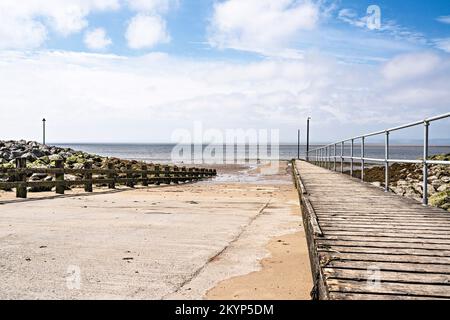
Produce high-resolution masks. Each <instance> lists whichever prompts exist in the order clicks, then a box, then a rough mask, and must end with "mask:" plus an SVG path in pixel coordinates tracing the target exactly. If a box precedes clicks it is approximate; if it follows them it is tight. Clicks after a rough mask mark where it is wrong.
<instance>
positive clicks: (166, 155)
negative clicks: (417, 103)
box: [57, 144, 450, 162]
mask: <svg viewBox="0 0 450 320" xmlns="http://www.w3.org/2000/svg"><path fill="white" fill-rule="evenodd" d="M57 145H58V146H61V147H68V148H72V149H75V150H82V151H85V152H88V153H94V154H98V155H101V156H107V157H117V158H122V159H133V160H143V161H148V162H171V161H173V160H172V158H171V156H172V150H173V149H174V147H175V145H174V144H57ZM317 147H319V145H312V146H311V147H310V149H311V150H312V149H315V148H317ZM184 148H185V152H186V154H187V153H188V152H189V149H191V150H190V151H191V153H193V152H194V147H192V146H191V147H189V146H184ZM197 148H198V146H197ZM234 149H235V150H234V156H233V158H234V159H239V160H242V159H248V158H250V159H251V160H255V159H254V158H255V156H249V154H250V153H249V150H248V146H247V148H246V149H245V150H243V149H242V148H239V149H240V150H237V148H236V147H235V148H234ZM305 149H306V148H305V147H304V146H302V147H301V148H300V156H301V157H302V158H303V157H304V155H305ZM224 150H226V149H224ZM344 151H345V152H344V154H345V155H347V156H349V155H350V146H346V148H345V150H344ZM216 152H217V151H216ZM219 152H220V151H219ZM429 152H430V155H435V154H443V153H445V154H447V153H450V146H431V147H430V150H429ZM224 153H225V154H227V153H226V151H224ZM422 153H423V149H422V147H421V146H400V145H397V146H396V145H392V146H391V148H390V158H391V159H419V158H421V157H422ZM229 154H232V153H229ZM252 154H255V153H252ZM261 154H264V153H261ZM267 154H268V155H269V156H270V147H269V150H268V152H267ZM337 154H338V155H340V149H339V148H338V150H337ZM213 155H214V153H213ZM217 155H220V153H217ZM354 155H355V156H359V155H360V146H359V145H355V151H354ZM279 157H280V159H281V160H290V159H293V158H296V157H297V145H292V144H283V145H280V148H279ZM366 157H370V158H384V146H382V145H367V146H366ZM220 158H222V157H220ZM256 158H257V157H256ZM259 158H261V159H264V156H263V155H260V156H259ZM177 162H181V161H177ZM185 162H186V161H185ZM196 162H199V161H196Z"/></svg>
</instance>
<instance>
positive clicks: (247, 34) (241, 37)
mask: <svg viewBox="0 0 450 320" xmlns="http://www.w3.org/2000/svg"><path fill="white" fill-rule="evenodd" d="M319 16H320V9H319V5H318V4H316V3H315V2H313V1H310V0H301V1H294V0H279V1H272V0H248V1H241V0H227V1H224V2H218V3H216V4H215V5H214V13H213V16H212V19H211V24H210V26H209V37H208V40H209V43H210V44H211V45H212V46H214V47H219V48H234V49H241V50H249V51H261V50H264V49H274V48H279V47H281V46H283V45H286V43H287V42H289V41H290V40H293V39H294V38H295V36H296V34H297V32H298V31H300V30H311V29H313V28H315V27H316V25H317V23H318V20H319Z"/></svg>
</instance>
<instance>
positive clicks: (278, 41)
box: [0, 0, 450, 143]
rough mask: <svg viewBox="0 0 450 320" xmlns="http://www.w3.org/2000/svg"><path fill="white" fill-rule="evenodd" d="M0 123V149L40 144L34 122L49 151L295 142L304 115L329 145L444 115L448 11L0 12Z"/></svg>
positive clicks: (298, 5) (94, 5)
mask: <svg viewBox="0 0 450 320" xmlns="http://www.w3.org/2000/svg"><path fill="white" fill-rule="evenodd" d="M0 112H1V113H0V114H1V125H0V140H1V139H21V138H23V139H27V140H40V139H41V126H42V123H41V120H42V118H43V117H45V118H46V119H47V139H48V141H53V142H138V143H141V142H142V143H146V142H174V141H171V137H172V135H173V133H174V132H175V131H177V130H179V129H187V130H191V131H192V130H194V127H195V126H196V125H197V126H198V125H199V124H201V126H202V127H203V128H204V129H205V130H206V129H215V130H222V132H224V130H226V129H245V130H247V129H277V130H280V139H281V141H282V142H294V141H296V138H297V129H301V130H302V132H303V133H304V130H305V124H306V118H307V117H308V116H309V117H311V118H312V120H311V140H312V141H327V142H328V141H337V140H341V139H344V138H348V137H350V136H354V135H359V134H362V133H366V132H371V131H374V130H380V129H385V128H388V127H392V126H397V125H399V124H403V123H406V122H410V121H416V120H420V119H425V118H427V117H429V116H434V115H439V114H443V113H446V112H450V3H449V1H448V0H434V1H417V0H396V1H392V0H379V1H377V0H373V1H365V0H220V1H219V0H202V1H200V0H21V1H16V0H2V1H0ZM449 125H450V121H448V120H445V121H442V122H441V123H440V124H437V125H433V126H432V128H431V137H432V138H447V139H448V138H450V134H449V132H450V130H448V128H449ZM420 130H421V129H420V128H419V129H417V130H415V131H411V132H406V133H404V134H403V135H406V136H405V137H407V138H410V139H411V138H416V137H417V138H418V139H420V137H421V131H420ZM399 138H401V135H400V137H399Z"/></svg>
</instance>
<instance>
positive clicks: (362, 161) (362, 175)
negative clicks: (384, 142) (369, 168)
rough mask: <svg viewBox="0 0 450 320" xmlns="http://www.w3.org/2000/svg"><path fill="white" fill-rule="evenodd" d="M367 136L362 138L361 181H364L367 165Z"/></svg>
mask: <svg viewBox="0 0 450 320" xmlns="http://www.w3.org/2000/svg"><path fill="white" fill-rule="evenodd" d="M365 140H366V138H365V137H362V138H361V181H362V182H364V165H365V160H364V158H365V157H366V146H365Z"/></svg>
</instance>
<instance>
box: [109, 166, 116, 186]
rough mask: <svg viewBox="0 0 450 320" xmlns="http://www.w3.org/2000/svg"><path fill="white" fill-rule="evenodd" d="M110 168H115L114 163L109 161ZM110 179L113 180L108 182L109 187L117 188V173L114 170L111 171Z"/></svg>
mask: <svg viewBox="0 0 450 320" xmlns="http://www.w3.org/2000/svg"><path fill="white" fill-rule="evenodd" d="M108 170H114V163H108ZM108 179H111V180H113V181H111V182H109V183H108V188H109V189H115V188H116V174H115V173H114V172H109V173H108Z"/></svg>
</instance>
